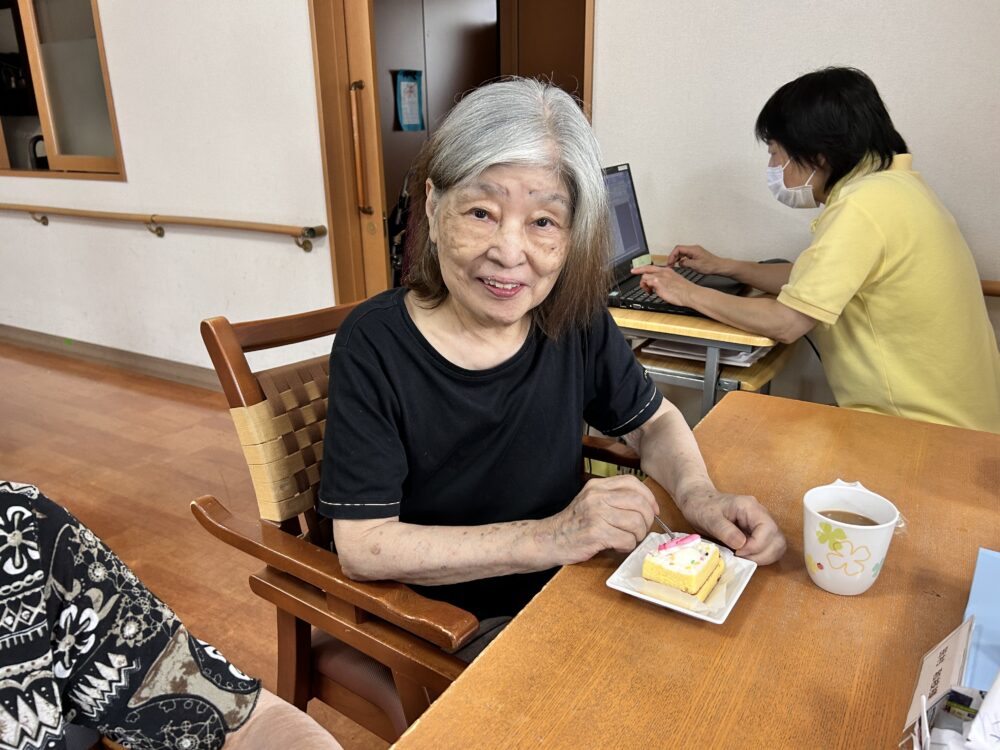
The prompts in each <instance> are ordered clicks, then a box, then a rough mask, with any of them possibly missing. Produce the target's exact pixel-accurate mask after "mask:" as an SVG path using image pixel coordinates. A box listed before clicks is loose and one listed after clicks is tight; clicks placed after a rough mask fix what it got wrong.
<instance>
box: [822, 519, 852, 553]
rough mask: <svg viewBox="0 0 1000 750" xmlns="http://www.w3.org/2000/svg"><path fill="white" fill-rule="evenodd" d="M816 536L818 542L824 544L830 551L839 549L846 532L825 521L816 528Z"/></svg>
mask: <svg viewBox="0 0 1000 750" xmlns="http://www.w3.org/2000/svg"><path fill="white" fill-rule="evenodd" d="M816 538H817V539H818V540H819V543H820V544H823V545H826V546H827V547H829V548H830V550H831V551H833V552H836V551H837V550H838V549H840V543H841V542H842V541H844V540H846V539H847V534H846V533H845V532H844V530H843V529H835V528H833V526H831V525H830V524H828V523H826V522H825V521H824V522H823V523H821V524H820V525H819V528H818V529H817V530H816Z"/></svg>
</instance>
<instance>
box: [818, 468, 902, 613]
mask: <svg viewBox="0 0 1000 750" xmlns="http://www.w3.org/2000/svg"><path fill="white" fill-rule="evenodd" d="M802 506H803V508H802V510H803V513H802V515H803V534H804V541H805V545H804V551H805V558H806V570H808V571H809V577H810V578H812V580H813V583H815V584H816V585H817V586H819V587H820V588H822V589H826V590H827V591H829V592H830V593H833V594H844V595H847V596H854V595H855V594H861V593H864V592H865V591H867V590H868V588H869V587H870V586H871V585H872V584H873V583H875V579H876V578H878V576H879V574H880V573H881V572H882V568H883V566H884V565H885V556H886V553H887V552H888V551H889V543H890V542H891V541H892V535H893V532H895V530H896V526H897V524H898V523H899V511H898V510H897V509H896V506H895V505H893V504H892V503H890V502H889V501H888V500H886V499H885V498H884V497H882V496H881V495H877V494H875V493H874V492H872V491H871V490H868V489H866V488H865V487H863V486H862V484H861V483H860V482H843V481H841V480H839V479H838V480H837V481H836V482H834V483H833V484H827V485H824V486H822V487H814V488H813V489H811V490H809V491H808V492H806V494H805V497H803V498H802ZM831 510H840V511H848V512H850V513H858V514H860V515H862V516H867V517H868V518H870V519H871V520H872V521H874V522H875V524H876V525H875V526H859V525H856V524H850V523H843V522H841V521H834V520H832V519H830V518H827V517H825V516H822V515H820V513H821V512H822V511H831Z"/></svg>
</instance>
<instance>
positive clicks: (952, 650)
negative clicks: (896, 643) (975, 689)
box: [903, 617, 975, 733]
mask: <svg viewBox="0 0 1000 750" xmlns="http://www.w3.org/2000/svg"><path fill="white" fill-rule="evenodd" d="M974 623H975V618H971V617H970V618H969V619H968V620H966V621H965V622H963V623H962V624H961V625H959V626H958V627H957V628H955V630H953V631H951V634H950V635H948V637H946V638H945V639H944V640H943V641H941V642H940V643H939V644H938V645H936V646H935V647H934V648H932V649H931V650H930V651H928V652H927V653H926V654H924V658H923V661H922V662H921V664H920V674H919V675H918V676H917V685H916V687H915V688H914V690H913V701H912V702H911V703H910V710H909V711H908V712H907V714H906V726H904V727H903V732H904V733H905V732H909V730H910V727H912V726H913V723H914V722H915V721H916V720H917V718H918V717H919V716H920V713H921V700H920V699H921V696H927V711H928V713H932V712H933V709H934V707H935V706H936V705H937V704H938V703H939V702H940V701H942V700H944V699H945V698H946V697H947V696H948V691H949V690H950V689H951V688H952V687H954V686H955V685H958V684H960V683H961V680H962V672H963V671H964V669H965V660H966V657H967V656H968V653H969V638H970V636H971V634H972V626H973V624H974Z"/></svg>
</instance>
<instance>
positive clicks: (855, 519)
mask: <svg viewBox="0 0 1000 750" xmlns="http://www.w3.org/2000/svg"><path fill="white" fill-rule="evenodd" d="M819 514H820V515H821V516H824V517H825V518H829V519H830V520H831V521H836V522H837V523H849V524H852V525H854V526H878V522H876V521H873V520H872V519H871V518H869V517H868V516H863V515H861V514H860V513H852V512H851V511H849V510H821V511H820V512H819Z"/></svg>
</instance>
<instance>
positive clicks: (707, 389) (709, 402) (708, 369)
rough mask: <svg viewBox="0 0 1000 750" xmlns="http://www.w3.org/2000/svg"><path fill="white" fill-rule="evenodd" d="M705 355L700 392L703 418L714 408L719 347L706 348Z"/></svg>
mask: <svg viewBox="0 0 1000 750" xmlns="http://www.w3.org/2000/svg"><path fill="white" fill-rule="evenodd" d="M705 355H706V356H705V384H704V387H703V389H702V392H701V416H703V417H704V416H705V415H706V414H708V412H709V411H711V409H712V407H713V406H715V389H716V387H717V386H718V384H719V347H717V346H709V347H706V350H705Z"/></svg>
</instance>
